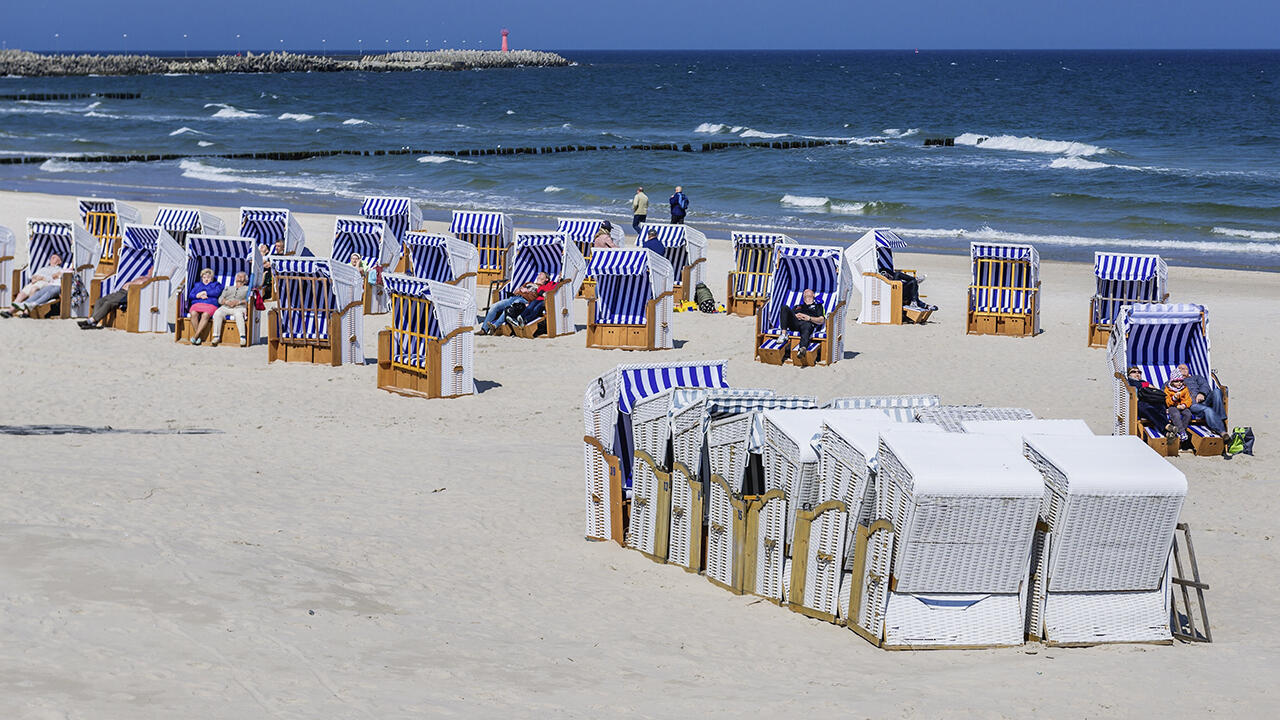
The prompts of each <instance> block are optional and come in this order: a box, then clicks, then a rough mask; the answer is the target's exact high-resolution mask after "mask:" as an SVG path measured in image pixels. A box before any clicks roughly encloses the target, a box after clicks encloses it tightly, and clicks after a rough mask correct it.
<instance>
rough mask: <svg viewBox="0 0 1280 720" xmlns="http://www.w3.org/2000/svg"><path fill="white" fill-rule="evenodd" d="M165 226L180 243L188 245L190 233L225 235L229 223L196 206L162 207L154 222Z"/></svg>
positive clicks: (184, 245) (157, 211) (183, 245)
mask: <svg viewBox="0 0 1280 720" xmlns="http://www.w3.org/2000/svg"><path fill="white" fill-rule="evenodd" d="M153 224H154V225H157V226H159V227H162V228H164V231H165V232H167V233H169V237H171V238H173V239H174V241H175V242H177V243H178V245H180V246H182V247H184V248H185V247H186V246H187V236H188V235H224V234H226V232H227V224H226V223H224V222H223V221H222V218H220V217H218V216H217V215H214V214H213V213H209V212H205V211H204V210H198V209H196V208H182V207H162V208H160V209H158V210H156V221H155V222H154V223H153Z"/></svg>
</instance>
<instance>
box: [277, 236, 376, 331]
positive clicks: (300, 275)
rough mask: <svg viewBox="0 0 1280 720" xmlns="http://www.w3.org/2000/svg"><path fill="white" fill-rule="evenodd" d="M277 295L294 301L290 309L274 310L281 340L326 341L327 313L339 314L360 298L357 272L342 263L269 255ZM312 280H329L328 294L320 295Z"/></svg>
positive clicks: (359, 282)
mask: <svg viewBox="0 0 1280 720" xmlns="http://www.w3.org/2000/svg"><path fill="white" fill-rule="evenodd" d="M267 259H268V260H270V261H271V267H272V272H273V273H274V275H275V281H276V283H277V285H278V286H279V289H280V291H279V293H278V296H279V297H281V298H285V297H289V298H292V299H293V301H294V303H295V304H294V307H293V308H283V307H282V308H280V309H279V310H278V317H279V318H280V320H279V325H278V328H279V333H280V336H281V337H285V338H306V339H327V338H328V337H329V314H330V313H331V312H337V311H341V310H343V309H344V308H346V307H347V306H348V305H351V304H352V303H353V302H356V301H357V300H359V298H360V296H361V280H360V272H359V271H358V270H356V269H355V268H353V267H351V266H350V265H348V264H346V263H341V262H337V261H334V260H327V259H322V258H315V257H310V258H298V257H292V256H288V255H271V256H269V257H268V258H267ZM316 279H325V280H329V283H328V284H327V287H328V292H320V291H318V290H317V289H316V288H317V287H318V286H317V284H315V283H314V282H311V281H312V280H316Z"/></svg>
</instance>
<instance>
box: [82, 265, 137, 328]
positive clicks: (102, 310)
mask: <svg viewBox="0 0 1280 720" xmlns="http://www.w3.org/2000/svg"><path fill="white" fill-rule="evenodd" d="M150 280H151V275H150V274H147V275H144V276H142V277H140V278H134V279H132V280H130V281H129V282H127V283H125V284H124V285H122V286H120V288H119V289H117V290H115V291H113V292H109V293H107V294H106V295H103V296H102V297H100V298H98V299H97V301H95V302H94V303H93V313H91V314H90V315H89V318H88V319H87V320H81V321H80V322H79V323H77V324H78V325H79V326H80V329H81V330H101V329H102V328H103V327H105V326H104V325H103V323H104V322H106V319H107V316H108V315H110V314H111V313H113V312H115V311H117V310H124V309H125V308H126V307H127V306H128V304H129V288H131V287H134V286H142V285H146V284H147V283H148V282H149V281H150Z"/></svg>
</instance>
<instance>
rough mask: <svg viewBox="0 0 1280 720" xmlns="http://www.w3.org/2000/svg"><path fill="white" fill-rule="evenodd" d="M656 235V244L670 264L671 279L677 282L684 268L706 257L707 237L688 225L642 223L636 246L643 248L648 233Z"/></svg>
mask: <svg viewBox="0 0 1280 720" xmlns="http://www.w3.org/2000/svg"><path fill="white" fill-rule="evenodd" d="M650 230H652V231H654V232H656V233H658V242H660V243H662V247H663V248H664V251H663V253H662V254H663V256H665V257H666V258H667V262H669V263H671V272H672V277H673V278H675V279H676V281H677V282H678V281H679V279H680V277H681V273H683V272H684V266H685V265H688V264H690V263H693V262H696V261H697V260H698V259H700V258H703V257H706V255H707V236H706V235H703V234H702V231H700V230H698V229H697V228H694V227H691V226H689V225H669V224H667V223H644V224H643V225H641V226H640V234H639V235H637V236H636V245H638V246H643V245H644V243H645V241H646V240H648V238H649V231H650Z"/></svg>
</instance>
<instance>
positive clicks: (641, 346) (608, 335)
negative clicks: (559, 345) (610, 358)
mask: <svg viewBox="0 0 1280 720" xmlns="http://www.w3.org/2000/svg"><path fill="white" fill-rule="evenodd" d="M587 347H589V348H603V349H611V350H665V349H666V348H655V347H653V336H652V334H650V332H649V329H648V327H646V326H644V325H605V324H591V325H588V326H587Z"/></svg>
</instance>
